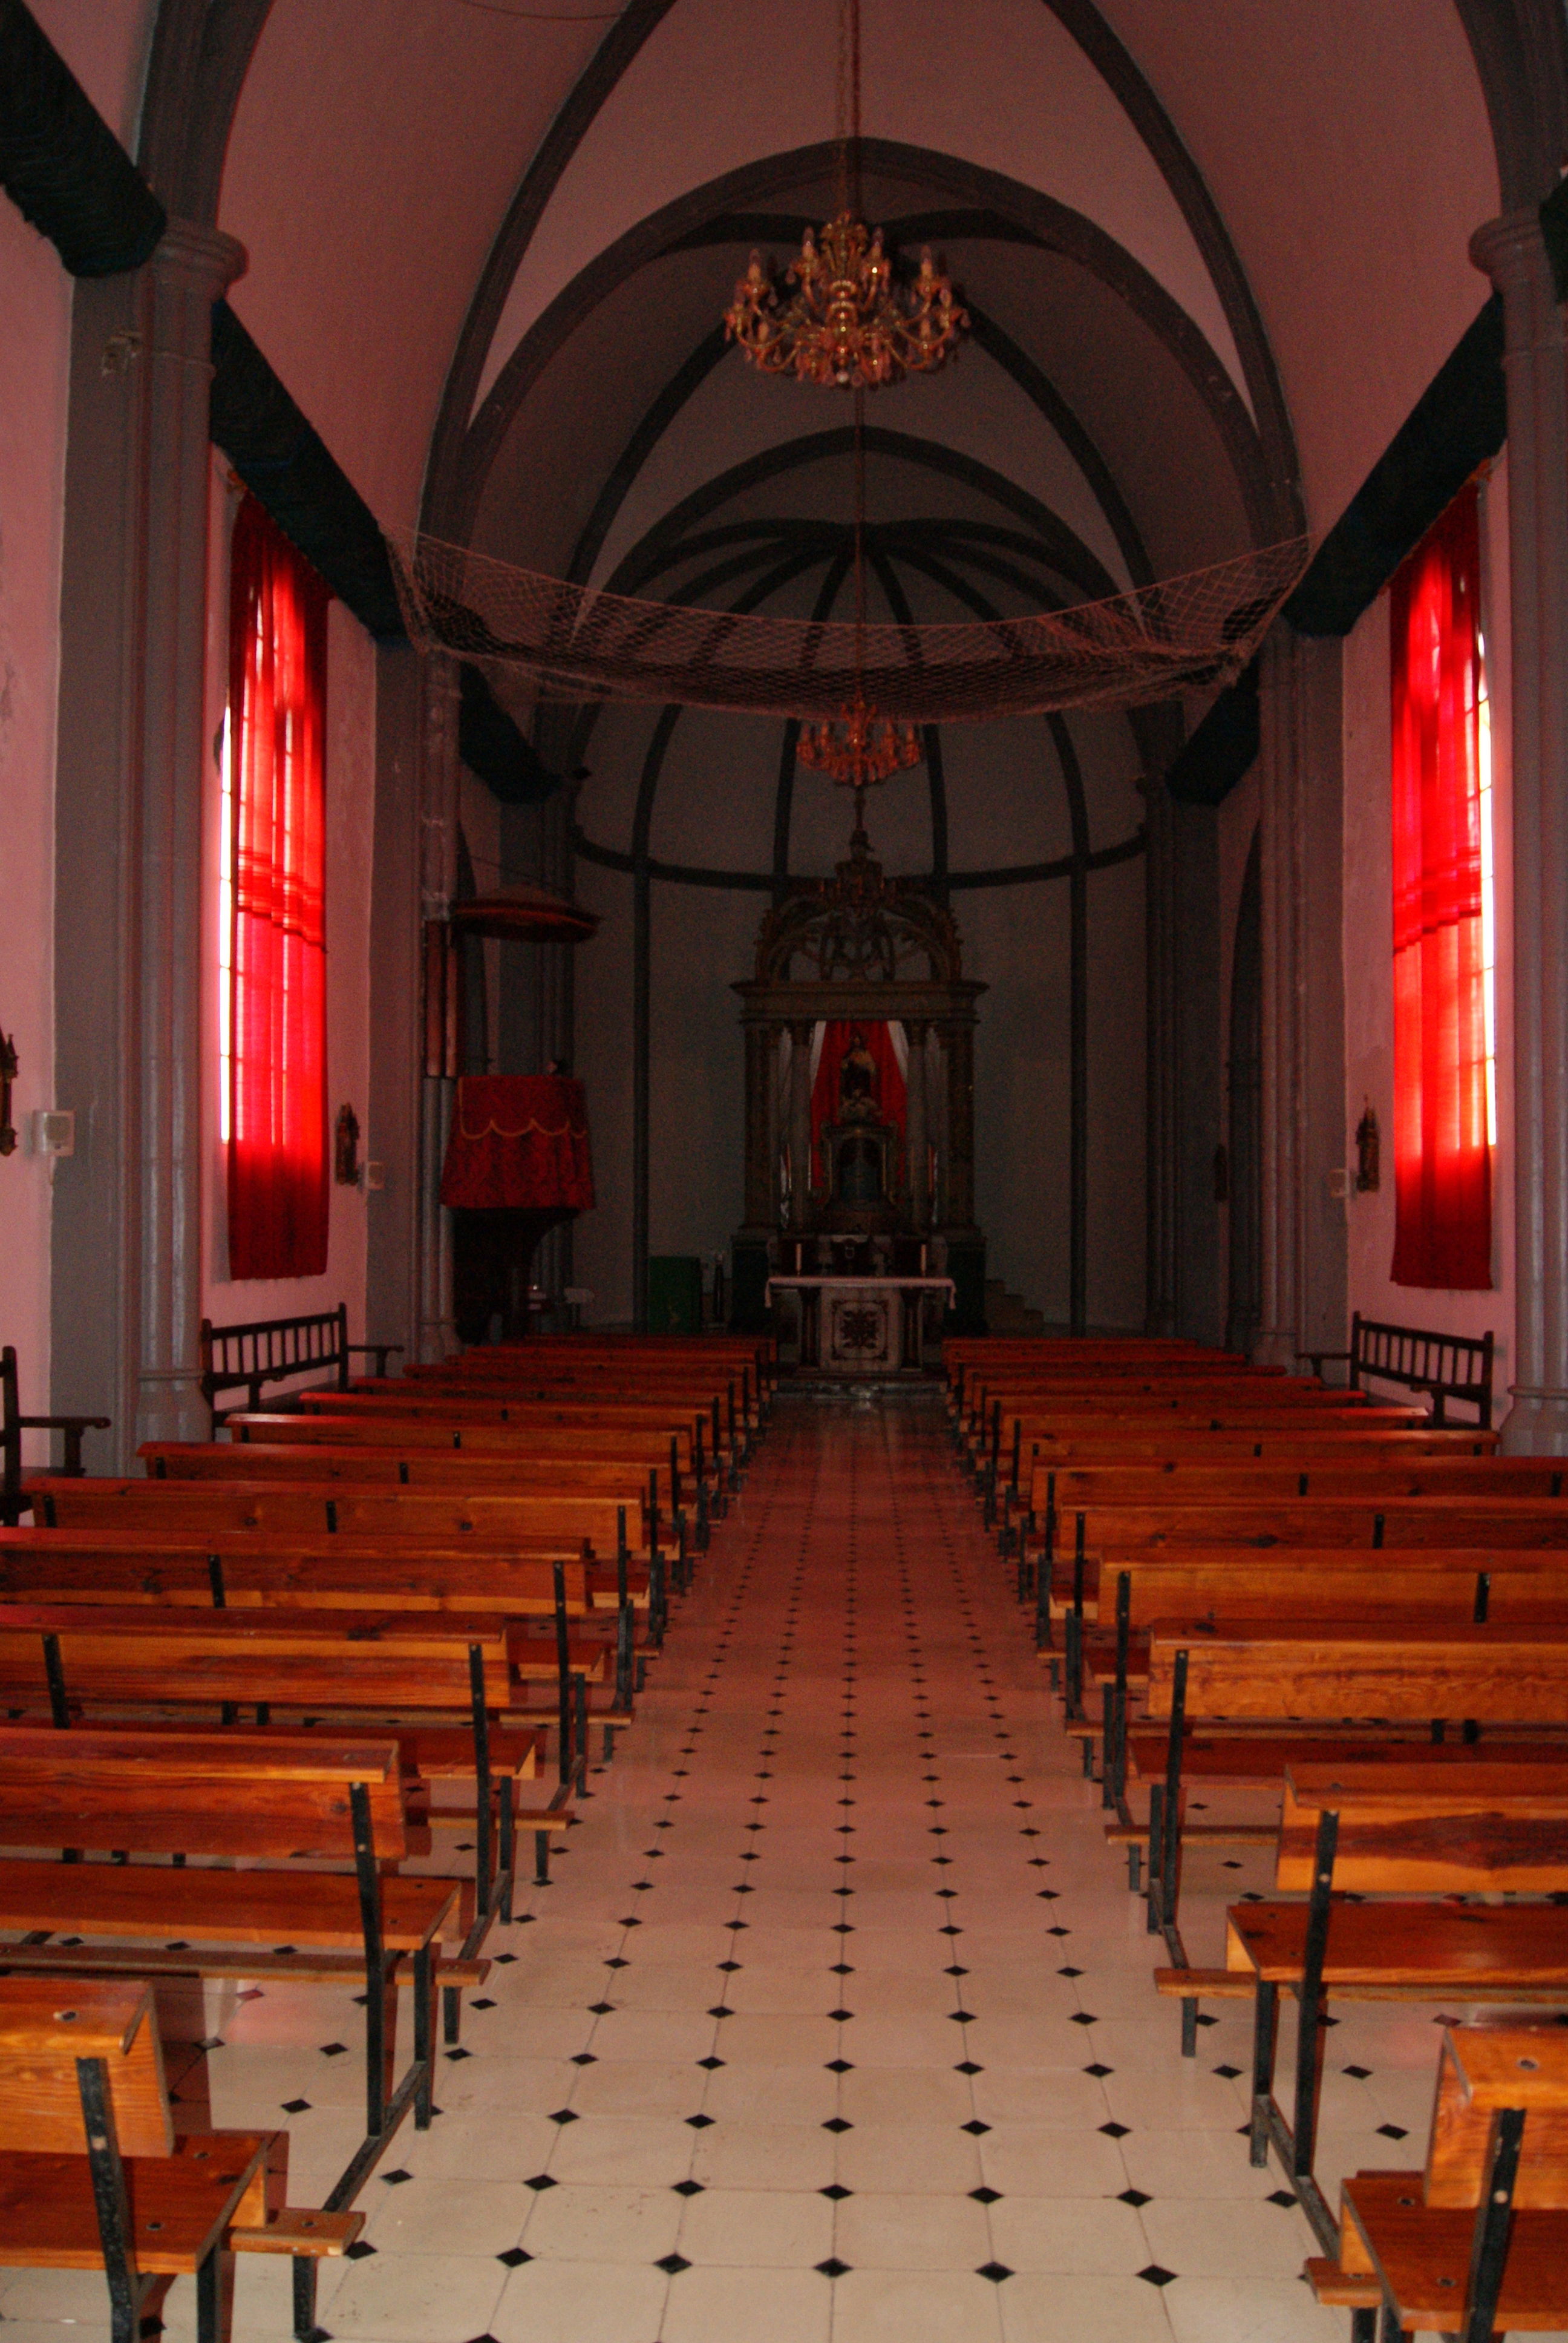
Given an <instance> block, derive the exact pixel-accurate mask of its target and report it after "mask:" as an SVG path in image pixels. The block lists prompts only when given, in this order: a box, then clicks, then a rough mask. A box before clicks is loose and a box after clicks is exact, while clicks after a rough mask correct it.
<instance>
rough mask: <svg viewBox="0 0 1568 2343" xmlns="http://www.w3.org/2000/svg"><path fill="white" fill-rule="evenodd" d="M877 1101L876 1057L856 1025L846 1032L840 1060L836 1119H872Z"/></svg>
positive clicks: (853, 1120)
mask: <svg viewBox="0 0 1568 2343" xmlns="http://www.w3.org/2000/svg"><path fill="white" fill-rule="evenodd" d="M877 1117H878V1105H877V1061H876V1060H875V1058H873V1057H872V1055H871V1052H870V1051H869V1049H868V1048H867V1046H866V1036H865V1034H864V1032H863V1031H861V1029H860V1027H859V1025H857V1026H856V1028H855V1030H854V1031H853V1032H852V1033H851V1034H850V1036H849V1048H848V1049H847V1050H846V1051H845V1052H844V1054H843V1056H842V1058H840V1060H839V1121H840V1122H875V1121H877Z"/></svg>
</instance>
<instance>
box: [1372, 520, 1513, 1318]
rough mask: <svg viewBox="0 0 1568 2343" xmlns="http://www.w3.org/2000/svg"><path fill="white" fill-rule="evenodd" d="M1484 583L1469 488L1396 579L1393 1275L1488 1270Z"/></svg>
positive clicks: (1437, 1278) (1406, 1280)
mask: <svg viewBox="0 0 1568 2343" xmlns="http://www.w3.org/2000/svg"><path fill="white" fill-rule="evenodd" d="M1480 590H1481V551H1480V533H1479V526H1478V512H1477V495H1476V490H1475V489H1474V488H1466V489H1465V490H1464V491H1463V493H1462V495H1460V496H1459V497H1457V498H1455V499H1454V501H1453V503H1452V505H1451V506H1450V507H1449V508H1448V510H1447V512H1446V513H1444V515H1443V517H1442V519H1441V520H1440V521H1439V522H1438V523H1437V525H1436V527H1435V528H1433V529H1432V530H1431V532H1430V533H1429V534H1428V536H1427V537H1426V538H1423V540H1422V543H1421V544H1420V545H1419V546H1418V547H1417V548H1416V550H1415V551H1414V552H1413V553H1412V555H1411V556H1410V558H1409V559H1408V560H1407V561H1406V562H1405V563H1404V565H1403V567H1402V568H1401V569H1400V570H1399V572H1398V574H1397V576H1396V577H1395V578H1394V581H1393V585H1392V589H1391V611H1390V618H1391V638H1392V682H1393V1001H1394V1186H1395V1202H1396V1212H1395V1232H1394V1253H1393V1272H1392V1274H1393V1280H1394V1282H1395V1283H1396V1284H1399V1285H1419V1286H1437V1287H1457V1288H1463V1289H1477V1288H1484V1287H1487V1286H1490V1285H1491V1283H1492V1159H1491V1152H1490V1150H1489V1147H1488V1143H1487V1127H1486V1001H1485V974H1484V952H1483V920H1482V900H1481V870H1482V858H1481V820H1482V809H1481V766H1480V713H1479V709H1480V686H1481V646H1480Z"/></svg>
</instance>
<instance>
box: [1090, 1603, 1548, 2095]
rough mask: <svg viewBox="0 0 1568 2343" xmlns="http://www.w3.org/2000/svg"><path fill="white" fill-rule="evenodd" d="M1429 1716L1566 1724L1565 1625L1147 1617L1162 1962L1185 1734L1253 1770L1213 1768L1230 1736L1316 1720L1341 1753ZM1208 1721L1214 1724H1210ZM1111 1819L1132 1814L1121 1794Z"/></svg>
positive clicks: (1294, 1730)
mask: <svg viewBox="0 0 1568 2343" xmlns="http://www.w3.org/2000/svg"><path fill="white" fill-rule="evenodd" d="M1434 1721H1435V1722H1439V1723H1446V1722H1452V1723H1454V1724H1456V1725H1457V1724H1460V1723H1465V1724H1470V1723H1472V1722H1473V1724H1474V1725H1476V1726H1477V1727H1480V1728H1483V1729H1484V1728H1485V1727H1487V1726H1492V1725H1496V1726H1500V1727H1503V1728H1504V1729H1507V1730H1512V1731H1514V1732H1516V1733H1520V1734H1527V1732H1528V1728H1530V1727H1535V1728H1537V1729H1539V1728H1542V1727H1544V1728H1546V1729H1547V1735H1548V1737H1550V1736H1551V1735H1553V1734H1554V1733H1557V1732H1561V1731H1562V1729H1563V1726H1564V1725H1568V1626H1563V1625H1543V1626H1536V1627H1529V1628H1523V1629H1522V1628H1516V1627H1511V1626H1509V1625H1507V1624H1503V1623H1497V1622H1481V1623H1473V1624H1468V1625H1449V1624H1443V1623H1440V1622H1433V1621H1410V1622H1402V1623H1400V1624H1398V1626H1397V1628H1396V1627H1395V1625H1394V1624H1393V1623H1392V1621H1390V1620H1382V1621H1378V1620H1372V1619H1369V1620H1366V1621H1364V1622H1361V1623H1357V1622H1346V1623H1342V1624H1337V1625H1336V1624H1331V1623H1328V1622H1313V1621H1301V1622H1292V1621H1288V1620H1286V1621H1280V1622H1276V1623H1271V1624H1264V1623H1261V1622H1259V1623H1251V1624H1248V1623H1246V1622H1225V1621H1220V1622H1215V1621H1213V1620H1207V1619H1205V1620H1199V1621H1160V1622H1156V1623H1155V1624H1154V1626H1153V1628H1152V1629H1151V1641H1150V1671H1149V1693H1148V1725H1147V1726H1146V1727H1145V1733H1146V1734H1148V1735H1152V1731H1153V1728H1154V1727H1155V1726H1157V1725H1162V1726H1163V1742H1164V1754H1163V1762H1162V1765H1161V1763H1160V1761H1159V1759H1158V1758H1157V1756H1156V1755H1155V1753H1154V1752H1153V1751H1152V1750H1151V1749H1149V1748H1148V1747H1147V1746H1141V1748H1140V1751H1139V1762H1140V1765H1141V1769H1142V1770H1144V1771H1146V1772H1156V1771H1157V1772H1158V1773H1159V1774H1160V1775H1161V1778H1159V1779H1155V1780H1153V1781H1152V1782H1151V1789H1150V1830H1149V1839H1148V1845H1149V1865H1148V1872H1149V1876H1148V1887H1147V1896H1148V1906H1149V1911H1148V1917H1149V1926H1150V1929H1151V1932H1161V1933H1163V1935H1164V1936H1165V1940H1166V1943H1167V1945H1168V1946H1169V1947H1170V1951H1171V1962H1172V1965H1173V1966H1174V1967H1176V1968H1177V1969H1184V1968H1186V1967H1188V1966H1189V1963H1188V1958H1187V1953H1186V1948H1185V1946H1184V1945H1183V1944H1182V1941H1181V1931H1180V1927H1179V1925H1178V1903H1179V1896H1180V1877H1181V1841H1182V1837H1183V1833H1184V1819H1183V1795H1184V1783H1185V1781H1186V1778H1187V1774H1186V1768H1187V1761H1188V1754H1189V1741H1190V1735H1198V1736H1203V1737H1205V1738H1207V1739H1208V1740H1209V1741H1210V1742H1211V1744H1212V1745H1213V1748H1212V1751H1211V1755H1210V1759H1209V1764H1210V1767H1211V1773H1210V1778H1211V1779H1216V1778H1228V1779H1231V1780H1235V1779H1239V1778H1249V1779H1255V1778H1257V1777H1256V1776H1255V1775H1251V1776H1245V1775H1240V1774H1239V1773H1237V1772H1235V1771H1232V1772H1231V1774H1229V1775H1221V1774H1220V1772H1219V1770H1218V1768H1219V1766H1220V1765H1223V1764H1224V1763H1225V1762H1226V1755H1225V1751H1224V1748H1223V1743H1224V1741H1225V1738H1226V1735H1227V1734H1228V1733H1231V1732H1235V1733H1236V1734H1237V1738H1238V1739H1239V1740H1240V1741H1241V1743H1243V1744H1244V1743H1246V1742H1247V1741H1249V1740H1252V1741H1253V1742H1254V1747H1258V1746H1261V1747H1262V1748H1264V1749H1266V1748H1268V1747H1269V1746H1270V1745H1273V1746H1276V1747H1277V1746H1278V1745H1281V1744H1283V1743H1286V1742H1297V1743H1300V1742H1302V1741H1303V1740H1304V1739H1305V1738H1306V1736H1307V1734H1308V1732H1309V1731H1310V1729H1311V1728H1312V1727H1313V1726H1316V1727H1318V1728H1320V1729H1321V1730H1322V1735H1323V1742H1324V1745H1323V1746H1322V1748H1321V1753H1320V1754H1321V1755H1322V1757H1323V1758H1324V1760H1325V1761H1326V1762H1334V1761H1335V1760H1338V1759H1344V1760H1345V1761H1346V1762H1348V1755H1347V1746H1346V1745H1352V1746H1353V1745H1355V1744H1357V1743H1359V1742H1361V1741H1362V1740H1363V1739H1365V1738H1366V1737H1367V1735H1366V1732H1365V1727H1366V1726H1367V1725H1374V1726H1375V1727H1376V1728H1377V1729H1378V1731H1379V1733H1380V1734H1386V1733H1388V1732H1389V1731H1390V1730H1391V1729H1392V1731H1393V1732H1396V1733H1397V1731H1398V1729H1399V1728H1400V1727H1401V1726H1403V1727H1404V1728H1405V1729H1406V1732H1407V1733H1412V1734H1418V1733H1420V1732H1421V1731H1422V1729H1424V1730H1425V1731H1427V1732H1428V1733H1431V1732H1432V1728H1433V1724H1434ZM1216 1723H1221V1724H1222V1726H1223V1728H1224V1729H1223V1730H1222V1731H1221V1733H1219V1734H1216V1732H1215V1730H1214V1727H1215V1725H1216ZM1249 1725H1251V1728H1252V1730H1251V1734H1249V1733H1248V1732H1247V1730H1246V1728H1247V1727H1248V1726H1249ZM1336 1737H1337V1745H1336ZM1129 1738H1130V1741H1131V1740H1134V1739H1139V1738H1140V1736H1134V1735H1130V1736H1129ZM1488 1754H1490V1752H1488ZM1231 1762H1233V1763H1234V1762H1236V1761H1231ZM1241 1762H1245V1761H1241ZM1275 1778H1278V1777H1275ZM1119 1819H1120V1820H1121V1822H1122V1823H1124V1824H1130V1823H1131V1820H1132V1817H1131V1815H1130V1814H1129V1813H1128V1812H1127V1811H1126V1807H1125V1802H1124V1801H1123V1804H1122V1805H1121V1811H1120V1814H1119ZM1196 2017H1197V2005H1196V1997H1195V1996H1189V1997H1187V1998H1185V1999H1184V2000H1183V2006H1182V2047H1183V2050H1184V2051H1185V2052H1187V2053H1188V2054H1189V2055H1191V2052H1192V2050H1193V2049H1195V2046H1196V2035H1195V2030H1194V2029H1195V2025H1196Z"/></svg>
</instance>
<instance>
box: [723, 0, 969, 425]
mask: <svg viewBox="0 0 1568 2343" xmlns="http://www.w3.org/2000/svg"><path fill="white" fill-rule="evenodd" d="M838 178H839V208H838V212H837V215H836V216H835V217H834V218H832V219H830V220H829V222H828V223H827V225H826V226H825V227H824V228H823V230H822V238H821V242H820V244H819V243H818V240H817V238H816V236H814V235H813V234H812V232H811V230H810V229H809V228H808V229H807V230H806V233H805V235H804V236H803V237H802V239H801V244H800V256H799V259H798V260H792V261H791V262H790V264H789V267H788V269H787V270H786V271H785V287H786V289H785V290H783V291H781V290H780V289H779V287H778V286H777V285H776V284H775V283H774V281H773V277H772V275H771V273H770V271H769V266H768V264H767V263H766V262H765V261H764V260H763V258H762V256H761V254H760V253H759V252H754V253H753V254H752V256H751V261H750V266H749V267H748V269H747V271H746V274H745V276H744V277H742V279H741V281H740V283H739V285H737V287H736V288H735V298H734V300H733V301H732V302H731V303H730V305H729V308H728V309H726V311H725V313H724V337H725V339H726V341H733V342H738V343H739V346H740V348H741V349H742V350H743V351H744V353H745V355H746V356H747V357H749V359H750V360H751V363H752V364H753V366H755V367H757V368H758V369H759V372H761V373H763V374H792V375H793V376H794V377H795V378H796V380H797V381H799V382H814V383H818V384H820V385H821V386H822V387H824V388H829V389H830V388H834V387H838V388H842V389H846V390H855V391H863V390H875V389H877V388H878V387H879V385H881V384H882V383H888V382H900V381H901V380H902V379H903V377H904V376H905V375H908V374H935V372H936V371H937V369H938V367H941V366H944V365H945V364H946V363H947V361H948V359H949V358H950V357H952V356H953V354H954V353H955V352H956V350H957V348H958V346H959V343H960V339H961V338H962V337H963V335H964V333H965V332H966V331H967V329H968V327H969V318H968V317H967V316H966V314H965V312H964V311H963V309H962V308H961V307H960V306H959V303H958V300H957V297H955V295H954V292H953V287H952V280H951V278H950V277H947V276H945V275H944V274H943V273H942V272H941V271H940V269H939V268H938V267H937V265H936V263H935V261H934V260H933V259H932V258H931V254H930V246H927V248H926V249H925V250H924V251H923V252H922V253H921V255H920V273H919V275H918V276H917V277H916V278H915V281H914V283H913V284H912V285H910V286H900V285H899V284H897V283H895V281H894V277H893V266H892V263H891V261H890V259H889V258H888V256H887V254H886V253H885V252H884V250H883V249H882V231H881V229H880V228H878V229H876V230H875V232H874V233H873V232H872V231H871V230H869V228H867V226H865V223H864V222H863V221H862V220H861V218H860V217H859V211H860V0H839V171H838ZM789 286H793V287H795V290H794V292H793V293H790V292H789V290H788V289H787V288H788V287H789Z"/></svg>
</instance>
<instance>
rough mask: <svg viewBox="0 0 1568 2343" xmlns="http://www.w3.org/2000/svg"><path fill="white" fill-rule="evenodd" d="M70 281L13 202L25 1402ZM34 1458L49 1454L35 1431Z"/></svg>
mask: <svg viewBox="0 0 1568 2343" xmlns="http://www.w3.org/2000/svg"><path fill="white" fill-rule="evenodd" d="M70 332H71V284H70V279H69V278H68V277H66V275H65V271H64V270H63V269H62V267H61V266H60V263H59V260H58V258H57V257H56V256H55V250H54V247H53V246H51V245H48V244H45V241H44V239H43V238H42V237H41V236H37V235H35V233H34V231H33V230H32V229H31V228H30V227H28V226H26V225H25V222H24V221H23V219H22V217H21V216H20V214H19V213H17V212H16V211H15V210H13V208H12V206H10V204H9V203H7V202H5V201H4V200H0V813H3V816H4V822H5V829H4V833H3V835H4V844H3V846H0V1033H5V1034H6V1035H9V1036H11V1037H13V1038H14V1040H15V1045H16V1052H17V1057H18V1060H19V1061H20V1068H21V1071H20V1074H19V1076H18V1079H17V1081H16V1085H15V1091H14V1093H13V1100H12V1110H13V1121H15V1125H16V1127H17V1129H18V1131H20V1132H21V1134H22V1138H21V1142H20V1145H19V1148H18V1151H17V1152H16V1153H15V1154H14V1155H11V1156H8V1157H0V1225H3V1226H4V1229H5V1240H4V1242H0V1343H5V1342H10V1343H12V1344H14V1345H15V1350H16V1354H17V1368H18V1373H19V1374H20V1377H21V1387H22V1403H23V1407H24V1409H25V1411H26V1412H27V1413H43V1412H44V1411H45V1409H46V1408H47V1407H48V1404H49V1229H50V1204H51V1192H50V1178H51V1172H52V1166H51V1164H50V1163H49V1162H48V1161H47V1160H46V1159H43V1158H40V1157H38V1156H36V1155H35V1154H34V1153H33V1152H32V1151H31V1132H30V1120H31V1117H32V1115H33V1114H34V1112H35V1111H36V1110H37V1109H38V1108H40V1107H48V1106H52V1105H54V1103H55V1099H54V1065H55V1016H54V982H55V960H54V922H55V839H54V810H55V703H56V699H57V694H58V685H59V648H60V632H59V627H60V523H61V498H62V494H63V490H64V483H65V400H66V381H67V370H68V363H69V353H70ZM30 1445H31V1450H32V1461H36V1462H39V1463H42V1462H44V1461H45V1457H44V1453H43V1451H42V1449H41V1447H39V1445H38V1443H36V1442H32V1443H30Z"/></svg>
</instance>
